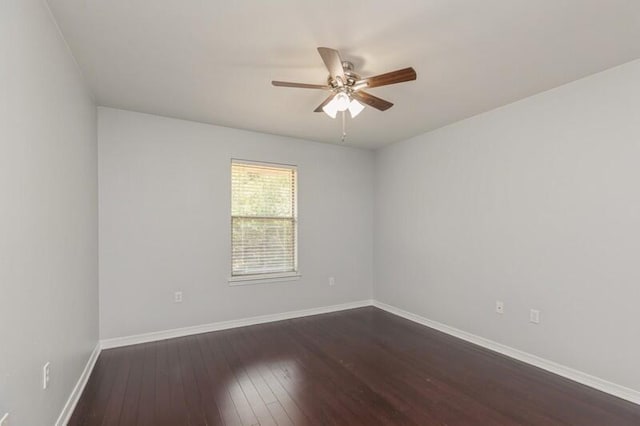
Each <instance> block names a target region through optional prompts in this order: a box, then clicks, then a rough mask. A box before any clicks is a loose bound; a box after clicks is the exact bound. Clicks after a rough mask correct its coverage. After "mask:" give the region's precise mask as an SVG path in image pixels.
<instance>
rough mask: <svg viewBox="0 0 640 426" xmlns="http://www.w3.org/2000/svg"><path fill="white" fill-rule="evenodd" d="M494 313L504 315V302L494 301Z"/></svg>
mask: <svg viewBox="0 0 640 426" xmlns="http://www.w3.org/2000/svg"><path fill="white" fill-rule="evenodd" d="M496 312H497V313H499V314H504V302H502V301H500V300H496Z"/></svg>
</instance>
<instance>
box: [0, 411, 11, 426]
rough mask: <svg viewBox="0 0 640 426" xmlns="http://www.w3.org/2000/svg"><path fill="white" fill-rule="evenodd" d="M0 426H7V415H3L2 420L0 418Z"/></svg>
mask: <svg viewBox="0 0 640 426" xmlns="http://www.w3.org/2000/svg"><path fill="white" fill-rule="evenodd" d="M0 426H9V413H5V414H4V416H2V418H0Z"/></svg>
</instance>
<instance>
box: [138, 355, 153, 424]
mask: <svg viewBox="0 0 640 426" xmlns="http://www.w3.org/2000/svg"><path fill="white" fill-rule="evenodd" d="M157 349H158V344H157V343H151V344H149V345H145V351H144V366H143V372H142V383H141V389H142V390H141V393H140V400H139V404H138V416H137V421H136V424H137V425H140V426H155V425H156V424H157V423H156V404H155V401H156V369H157V365H156V362H157V355H158V353H157V352H158V351H157Z"/></svg>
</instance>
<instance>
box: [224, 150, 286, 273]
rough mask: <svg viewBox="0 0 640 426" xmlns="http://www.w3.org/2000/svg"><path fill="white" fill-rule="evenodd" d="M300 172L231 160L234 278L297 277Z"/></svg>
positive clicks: (232, 266)
mask: <svg viewBox="0 0 640 426" xmlns="http://www.w3.org/2000/svg"><path fill="white" fill-rule="evenodd" d="M296 174H297V173H296V168H295V167H293V166H285V165H279V164H265V163H253V162H247V161H238V160H233V161H232V162H231V264H232V265H231V280H230V281H241V280H249V279H267V278H279V277H287V276H296V275H297V270H298V265H297V263H298V262H297V241H296V240H297V208H296Z"/></svg>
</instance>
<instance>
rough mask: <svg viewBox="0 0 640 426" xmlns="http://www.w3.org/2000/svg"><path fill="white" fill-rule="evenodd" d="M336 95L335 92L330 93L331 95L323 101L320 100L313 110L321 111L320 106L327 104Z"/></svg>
mask: <svg viewBox="0 0 640 426" xmlns="http://www.w3.org/2000/svg"><path fill="white" fill-rule="evenodd" d="M335 96H336V94H335V93H332V94H331V96H329V97H328V98H327V99H325V100H324V102H322V103H321V104H320V105H318V108H316V109H314V110H313V112H322V108H323V107H324V106H325V105H326V104H328V103H329V102H331V101H332V100H333V98H334V97H335Z"/></svg>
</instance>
